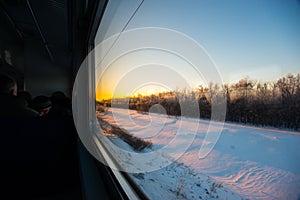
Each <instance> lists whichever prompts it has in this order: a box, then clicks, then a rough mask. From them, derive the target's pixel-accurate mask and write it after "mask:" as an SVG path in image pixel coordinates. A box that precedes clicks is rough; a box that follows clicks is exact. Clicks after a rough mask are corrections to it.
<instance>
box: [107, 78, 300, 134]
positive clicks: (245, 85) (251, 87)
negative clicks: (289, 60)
mask: <svg viewBox="0 0 300 200" xmlns="http://www.w3.org/2000/svg"><path fill="white" fill-rule="evenodd" d="M224 97H225V98H226V104H227V105H226V106H227V112H226V121H231V122H239V123H245V124H253V125H257V126H272V127H280V128H289V129H294V130H299V128H300V74H297V75H292V74H288V75H287V76H285V77H282V78H280V79H278V80H277V81H275V82H265V83H260V82H258V81H255V80H251V79H250V78H243V79H241V80H240V81H239V82H237V83H234V84H224V85H218V84H214V83H210V84H209V85H208V86H203V85H200V86H199V87H197V88H195V89H194V90H193V91H188V90H186V89H182V90H176V91H171V92H162V93H159V94H152V95H150V96H142V95H138V96H137V97H130V98H128V99H118V100H113V102H114V106H116V105H118V102H119V105H120V107H122V106H121V105H126V107H127V108H128V101H129V109H133V110H137V111H139V112H149V109H150V108H151V106H152V105H155V104H160V105H161V106H163V107H164V109H165V111H166V113H167V114H168V115H174V116H180V115H181V114H182V113H181V107H182V106H184V107H185V109H187V110H188V109H191V111H192V109H195V105H194V103H195V102H196V103H197V104H198V106H199V109H200V111H199V112H200V113H199V115H200V117H201V118H207V119H210V118H211V108H212V106H211V105H212V103H214V105H216V106H218V105H217V104H218V99H220V98H224ZM102 104H105V106H110V100H109V101H103V102H102ZM123 107H124V106H123ZM152 111H153V110H152ZM154 112H155V111H154ZM191 113H192V112H191Z"/></svg>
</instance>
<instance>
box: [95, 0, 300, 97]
mask: <svg viewBox="0 0 300 200" xmlns="http://www.w3.org/2000/svg"><path fill="white" fill-rule="evenodd" d="M140 3H141V0H132V1H127V0H124V1H110V2H109V4H108V6H107V9H106V12H105V14H104V17H103V20H102V22H101V24H100V27H99V31H98V33H97V36H96V39H95V41H96V44H98V43H101V42H102V41H104V40H105V39H107V38H109V37H110V36H112V35H114V34H117V35H118V33H120V32H121V31H122V30H123V29H124V27H125V26H126V24H127V22H128V21H129V19H130V18H131V16H132V15H133V13H134V11H135V10H136V8H137V7H138V6H139V4H140ZM144 27H159V28H167V29H172V30H175V31H177V32H181V33H183V34H185V35H186V36H188V37H190V38H192V39H193V40H194V41H196V42H197V43H198V44H200V46H202V47H203V48H204V49H205V51H206V52H207V53H208V55H209V56H210V57H211V59H212V60H213V62H214V63H215V64H216V67H217V69H218V71H219V72H220V75H221V78H222V80H223V82H224V83H236V82H238V81H239V80H240V79H242V78H245V77H249V78H251V79H254V80H258V81H260V82H265V81H270V82H272V81H276V80H277V79H278V78H280V77H283V76H285V75H287V74H288V73H292V74H297V73H300V1H296V0H251V1H244V0H228V1H223V0H193V1H192V0H145V1H144V2H143V4H142V5H141V7H140V9H138V11H137V12H136V14H135V15H134V17H133V18H132V19H131V21H130V22H129V24H127V27H126V29H125V30H131V29H134V28H144ZM134 40H135V39H134ZM132 42H135V41H132ZM154 42H155V41H154ZM111 44H112V46H114V47H115V48H116V49H118V48H120V47H118V42H117V43H115V44H114V43H113V42H112V43H111ZM108 49H109V48H108ZM109 51H110V50H108V52H109ZM102 53H103V51H102ZM144 53H145V54H144V55H140V54H139V53H136V54H133V55H128V56H127V58H119V60H118V62H116V63H119V64H117V65H116V64H114V65H111V66H110V67H109V68H108V69H107V70H106V71H105V73H104V74H102V75H99V74H97V72H96V78H97V80H98V78H99V77H100V78H101V79H102V82H101V81H99V82H98V84H97V85H98V86H99V87H98V89H97V91H98V96H105V97H109V96H111V95H112V93H113V91H115V90H116V88H118V87H119V88H118V89H119V90H122V92H123V93H124V94H125V93H126V94H130V93H132V92H133V90H132V87H131V86H130V85H135V84H141V83H138V80H139V79H138V78H134V77H131V78H129V79H128V80H129V81H127V82H122V81H123V80H122V79H123V78H124V77H126V76H129V77H130V72H132V74H131V75H132V76H133V75H135V77H137V75H136V74H135V73H134V72H133V71H132V69H133V67H134V66H135V65H136V64H137V63H138V62H139V63H143V61H146V60H147V57H149V52H147V51H145V52H144ZM156 53H157V52H156ZM156 53H152V54H153V56H155V55H156ZM103 54H105V52H104V53H103ZM147 54H148V55H147ZM132 56H133V57H132ZM160 56H161V57H163V58H164V59H165V63H169V64H170V63H171V64H170V65H172V66H175V68H176V65H181V63H180V61H178V60H176V59H178V58H175V57H173V58H170V57H169V58H168V56H166V55H163V54H161V55H160ZM143 57H144V60H143V59H142V58H143ZM124 59H125V60H124ZM99 60H101V59H98V60H97V58H96V63H99ZM138 60H140V61H138ZM125 61H126V62H125ZM172 61H173V64H172ZM147 62H148V61H147ZM174 62H175V63H174ZM97 66H98V64H97ZM99 66H100V68H102V69H104V68H105V67H104V68H103V67H102V66H101V64H99ZM100 68H99V69H100ZM189 68H190V66H184V64H182V65H181V66H177V68H176V70H177V71H178V73H180V74H184V73H187V74H190V76H189V77H188V78H187V79H188V81H190V83H189V84H190V85H191V87H197V86H199V85H200V84H202V83H203V79H201V77H193V75H194V74H195V73H193V72H192V71H189ZM99 71H101V70H99ZM182 71H183V72H182ZM167 75H168V73H167V72H166V73H158V74H157V75H156V76H155V77H154V79H155V80H156V78H157V77H158V78H160V80H161V81H162V82H164V80H165V77H166V76H167ZM138 76H140V77H147V74H145V73H143V72H140V74H139V75H138ZM186 77H187V76H186ZM142 79H145V78H142ZM176 81H177V80H176V78H175V77H174V80H173V82H172V83H171V82H170V84H169V86H170V88H174V87H175V86H174V85H176V84H177V82H176ZM208 81H210V80H208ZM208 81H206V83H208ZM156 82H159V81H156ZM212 82H214V81H212ZM120 83H122V84H121V85H120ZM118 84H119V86H118ZM144 84H146V85H144ZM142 85H143V86H145V87H144V88H145V89H147V88H149V87H151V84H150V85H148V86H147V83H143V84H142ZM139 86H140V85H137V88H139ZM152 86H153V87H154V85H152ZM176 87H178V88H180V87H181V86H180V85H178V86H176ZM154 88H155V87H154ZM142 89H143V88H142ZM164 89H166V88H164ZM144 93H147V91H144ZM119 95H121V94H119Z"/></svg>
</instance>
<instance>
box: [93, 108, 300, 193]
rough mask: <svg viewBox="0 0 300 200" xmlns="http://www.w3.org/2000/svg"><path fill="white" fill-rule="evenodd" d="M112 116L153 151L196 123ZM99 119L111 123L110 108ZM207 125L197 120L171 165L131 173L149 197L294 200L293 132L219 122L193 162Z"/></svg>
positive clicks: (297, 175)
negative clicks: (213, 138) (212, 141)
mask: <svg viewBox="0 0 300 200" xmlns="http://www.w3.org/2000/svg"><path fill="white" fill-rule="evenodd" d="M114 113H115V114H117V116H118V120H117V121H118V125H119V126H121V128H124V129H126V130H127V131H128V132H130V133H132V134H133V135H135V136H137V137H139V138H147V139H149V136H152V137H150V139H151V141H152V143H153V145H152V147H151V150H153V151H155V150H157V149H160V148H162V147H163V146H165V145H167V144H168V143H169V142H170V141H171V140H172V139H173V138H174V135H175V134H176V131H177V130H178V127H179V126H180V128H181V130H183V131H186V132H187V133H188V132H190V131H191V130H190V129H191V128H194V127H196V126H197V121H196V120H195V119H190V118H182V119H180V118H175V117H168V116H165V115H158V114H153V115H151V116H149V115H147V114H141V113H138V112H136V111H128V110H125V109H114ZM128 115H130V119H131V120H128ZM99 117H101V118H102V119H103V120H104V121H106V122H108V123H110V124H115V123H116V122H115V120H114V117H113V115H112V113H111V110H108V111H107V112H105V113H104V114H100V115H99ZM122 119H124V120H122ZM162 121H164V124H165V126H164V127H163V129H161V130H158V129H157V130H156V131H157V132H159V134H153V133H151V127H153V129H155V127H159V126H158V125H159V124H161V122H162ZM208 125H209V121H208V120H200V123H199V125H198V131H197V135H196V137H195V138H194V140H193V143H192V145H191V146H190V147H189V148H188V149H187V151H186V152H185V153H184V154H183V155H182V156H181V157H180V158H179V159H178V160H177V161H176V162H174V163H173V164H171V165H169V166H168V167H165V168H163V169H160V170H157V171H154V172H149V173H143V174H134V176H133V177H134V178H135V180H136V181H137V183H138V184H139V185H141V187H142V188H143V190H144V191H145V192H146V193H147V194H148V195H149V196H150V197H151V198H152V199H173V198H178V199H300V133H299V132H292V131H282V130H277V129H265V128H259V127H251V126H243V125H238V124H230V123H225V125H224V128H223V131H222V134H221V136H220V138H219V140H218V142H217V144H216V145H215V147H214V149H213V150H212V152H211V153H210V154H209V155H208V156H207V157H205V158H204V159H199V158H198V152H199V149H200V146H201V144H202V142H203V140H204V137H205V134H206V131H207V129H208ZM215 126H219V125H218V123H215ZM143 127H144V128H143ZM145 127H146V128H145ZM153 129H152V130H153ZM110 139H111V141H113V142H114V143H115V144H117V145H120V146H122V148H128V149H129V148H130V147H129V145H127V144H126V143H125V142H123V141H121V140H120V139H118V138H116V137H110ZM185 139H186V138H182V140H185Z"/></svg>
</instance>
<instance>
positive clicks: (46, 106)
mask: <svg viewBox="0 0 300 200" xmlns="http://www.w3.org/2000/svg"><path fill="white" fill-rule="evenodd" d="M30 107H31V108H32V109H34V110H36V111H37V112H39V114H40V116H46V115H48V113H49V111H50V109H51V107H52V103H51V101H50V99H49V98H48V97H46V96H37V97H35V98H34V99H33V100H32V101H31V103H30Z"/></svg>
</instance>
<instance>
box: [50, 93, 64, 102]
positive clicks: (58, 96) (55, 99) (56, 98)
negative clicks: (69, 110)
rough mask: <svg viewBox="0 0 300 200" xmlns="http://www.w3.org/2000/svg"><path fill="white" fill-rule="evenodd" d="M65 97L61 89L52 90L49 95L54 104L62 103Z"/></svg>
mask: <svg viewBox="0 0 300 200" xmlns="http://www.w3.org/2000/svg"><path fill="white" fill-rule="evenodd" d="M66 99H67V97H66V95H65V94H64V93H63V92H61V91H56V92H54V93H53V94H52V95H51V97H50V100H51V101H52V102H53V103H54V104H64V103H65V102H66Z"/></svg>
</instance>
